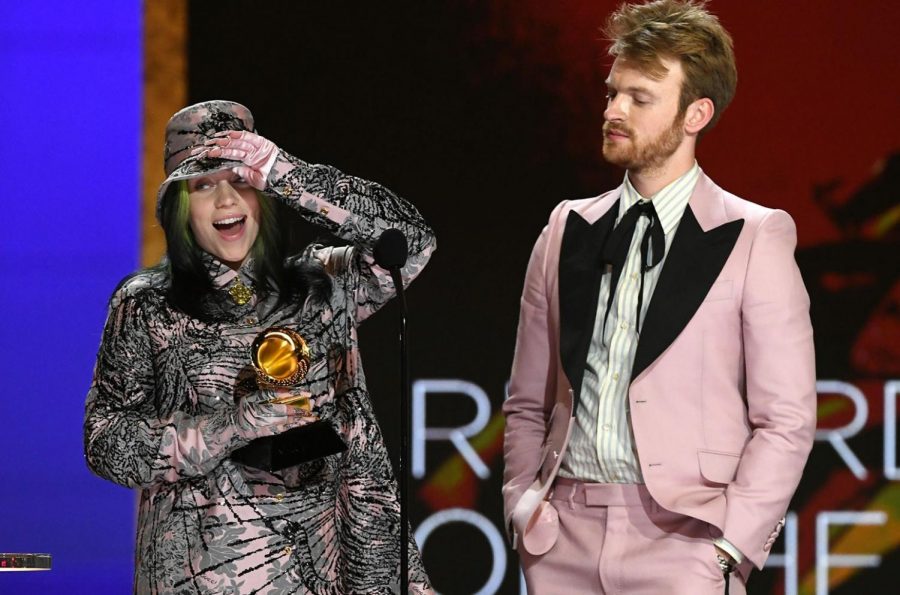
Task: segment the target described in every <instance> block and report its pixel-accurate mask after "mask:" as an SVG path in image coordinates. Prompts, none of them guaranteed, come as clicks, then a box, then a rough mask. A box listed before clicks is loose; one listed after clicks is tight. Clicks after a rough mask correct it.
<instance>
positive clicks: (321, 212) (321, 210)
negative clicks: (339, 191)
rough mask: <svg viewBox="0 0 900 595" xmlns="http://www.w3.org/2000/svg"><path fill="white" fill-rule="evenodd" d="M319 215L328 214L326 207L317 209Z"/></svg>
mask: <svg viewBox="0 0 900 595" xmlns="http://www.w3.org/2000/svg"><path fill="white" fill-rule="evenodd" d="M319 214H320V215H327V214H328V207H322V208H320V209H319Z"/></svg>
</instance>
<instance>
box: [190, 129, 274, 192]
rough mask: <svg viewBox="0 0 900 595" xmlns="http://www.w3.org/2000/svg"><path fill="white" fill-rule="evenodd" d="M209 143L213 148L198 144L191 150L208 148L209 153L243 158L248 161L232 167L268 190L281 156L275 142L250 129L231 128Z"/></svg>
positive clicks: (224, 157) (253, 184) (207, 153)
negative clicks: (268, 182)
mask: <svg viewBox="0 0 900 595" xmlns="http://www.w3.org/2000/svg"><path fill="white" fill-rule="evenodd" d="M206 145H207V147H210V148H206V149H204V148H200V147H198V148H196V149H194V150H193V151H192V152H191V153H192V154H194V155H196V154H198V153H202V152H204V151H205V152H206V156H207V157H217V158H219V159H230V160H232V161H241V162H243V163H244V165H239V166H237V167H235V168H232V171H234V173H236V174H237V175H239V176H241V177H242V178H244V180H246V181H247V183H248V184H250V185H251V186H253V187H254V188H256V189H257V190H265V188H266V178H268V177H269V172H270V171H272V166H273V165H275V158H276V157H278V147H277V146H275V143H273V142H272V141H270V140H268V139H265V138H263V137H261V136H260V135H258V134H254V133H252V132H247V131H246V130H230V131H228V132H220V133H218V134H217V135H216V138H213V139H210V140H208V141H206Z"/></svg>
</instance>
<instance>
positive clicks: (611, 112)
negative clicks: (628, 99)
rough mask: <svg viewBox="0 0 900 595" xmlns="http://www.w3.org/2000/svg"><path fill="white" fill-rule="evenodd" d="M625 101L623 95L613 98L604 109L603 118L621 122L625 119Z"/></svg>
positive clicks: (608, 120)
mask: <svg viewBox="0 0 900 595" xmlns="http://www.w3.org/2000/svg"><path fill="white" fill-rule="evenodd" d="M623 101H624V99H622V96H621V95H616V96H615V97H613V98H611V99H610V100H609V101H608V102H607V104H606V109H605V110H603V119H604V120H606V121H607V122H620V121H622V120H624V119H625V115H626V114H625V109H624V105H623Z"/></svg>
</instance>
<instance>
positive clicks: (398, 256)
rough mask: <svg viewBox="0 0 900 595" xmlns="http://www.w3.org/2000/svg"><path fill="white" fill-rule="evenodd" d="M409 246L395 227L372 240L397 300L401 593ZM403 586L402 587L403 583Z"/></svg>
mask: <svg viewBox="0 0 900 595" xmlns="http://www.w3.org/2000/svg"><path fill="white" fill-rule="evenodd" d="M408 255H409V246H408V244H407V242H406V237H405V236H404V235H403V233H402V232H401V231H400V230H398V229H388V230H385V231H384V232H383V233H382V234H381V237H379V238H378V241H377V242H376V243H375V249H374V251H373V256H374V258H375V264H377V265H378V266H380V267H381V268H383V269H386V270H387V271H388V272H389V273H390V275H391V280H392V281H393V283H394V289H395V290H396V291H397V297H398V299H399V300H400V453H399V457H398V465H397V474H398V475H399V476H400V477H399V480H398V484H399V486H398V488H399V492H400V494H399V504H400V580H399V581H398V583H397V584H398V587H399V589H400V595H408V593H409V472H408V471H407V465H408V464H409V463H408V462H409V460H410V452H409V409H410V407H409V402H410V392H411V391H410V383H409V349H408V343H409V341H408V338H407V334H406V293H405V292H404V291H403V279H402V277H401V276H400V267H402V266H403V265H405V264H406V259H407V258H408ZM404 585H405V586H404Z"/></svg>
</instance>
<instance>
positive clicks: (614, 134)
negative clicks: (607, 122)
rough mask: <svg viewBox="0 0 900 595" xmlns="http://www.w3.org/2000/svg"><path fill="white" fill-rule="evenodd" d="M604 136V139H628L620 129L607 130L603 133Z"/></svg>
mask: <svg viewBox="0 0 900 595" xmlns="http://www.w3.org/2000/svg"><path fill="white" fill-rule="evenodd" d="M604 136H605V137H606V138H613V139H617V138H628V137H629V134H628V133H627V132H626V131H624V130H622V129H620V128H607V129H606V130H605V131H604Z"/></svg>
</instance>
